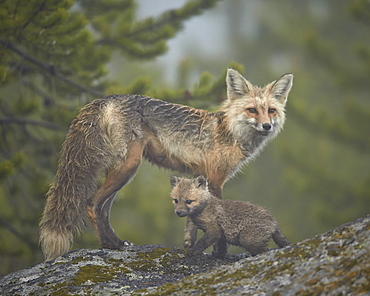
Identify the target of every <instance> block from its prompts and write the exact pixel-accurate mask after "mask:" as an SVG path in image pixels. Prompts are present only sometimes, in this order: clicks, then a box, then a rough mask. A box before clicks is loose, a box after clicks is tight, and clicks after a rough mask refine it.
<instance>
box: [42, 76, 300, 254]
mask: <svg viewBox="0 0 370 296" xmlns="http://www.w3.org/2000/svg"><path fill="white" fill-rule="evenodd" d="M226 83H227V97H228V98H227V100H226V101H225V102H224V103H223V105H222V106H221V108H220V110H219V112H216V113H211V112H208V111H205V110H200V109H195V108H191V107H187V106H182V105H178V104H172V103H168V102H164V101H161V100H156V99H153V98H149V97H145V96H140V95H115V96H108V97H105V98H102V99H97V100H94V101H92V102H91V103H89V104H88V105H86V106H85V107H84V108H83V109H81V111H80V112H79V114H78V115H77V117H76V118H75V119H74V120H73V121H72V123H71V125H70V128H69V131H68V134H67V136H66V139H65V141H64V143H63V146H62V151H61V155H60V159H59V164H58V169H57V173H56V176H55V179H54V181H53V183H52V185H51V187H50V189H49V191H48V193H47V201H46V205H45V209H44V213H43V216H42V219H41V222H40V244H41V247H42V250H43V253H44V255H45V258H46V260H51V259H54V258H56V257H58V256H60V255H62V254H64V253H66V252H67V251H68V250H69V249H70V248H71V246H72V243H73V237H74V236H75V235H76V234H77V233H78V232H79V231H80V230H81V229H82V228H83V226H84V217H85V216H86V213H87V216H88V218H89V219H90V221H91V223H92V225H93V226H94V229H95V232H96V234H97V236H98V237H99V239H100V242H101V245H102V247H103V248H112V249H116V248H118V249H119V248H122V247H124V246H127V245H128V244H129V242H127V241H122V240H120V239H119V238H118V237H117V236H116V234H115V232H114V230H113V229H112V227H111V225H110V222H109V213H110V208H111V205H112V202H113V199H114V197H115V195H116V193H117V191H118V190H120V189H121V188H122V186H124V185H125V184H127V183H128V182H129V181H130V180H131V179H132V178H133V177H134V176H135V174H136V172H137V169H138V167H139V166H140V164H141V162H142V160H143V158H144V159H147V160H148V161H150V162H152V163H154V164H156V165H158V166H161V167H165V168H169V169H171V170H174V171H179V172H182V173H190V174H192V175H194V176H198V175H204V176H205V177H206V178H207V181H208V184H209V185H208V187H209V190H210V191H211V192H212V193H213V194H214V195H215V196H217V197H219V198H221V196H222V187H223V185H224V183H225V182H226V181H227V180H228V179H229V178H230V177H231V176H233V175H234V174H235V173H236V172H237V171H238V170H239V169H240V168H241V166H242V165H243V164H245V163H246V162H247V161H248V160H250V159H251V158H253V157H254V156H256V155H257V154H258V152H259V151H260V150H261V149H262V147H263V146H264V145H265V144H266V143H267V142H268V141H269V140H271V139H273V138H274V137H275V136H276V135H277V134H278V132H279V131H280V130H281V128H282V126H283V124H284V121H285V114H284V106H285V104H286V101H287V97H288V94H289V92H290V90H291V87H292V84H293V75H292V74H285V75H283V76H281V77H280V78H278V79H277V80H275V81H273V82H271V83H270V84H268V85H267V86H265V87H264V88H259V87H256V86H253V85H252V84H251V83H250V82H249V81H247V80H246V79H245V78H244V77H243V76H242V75H241V74H239V72H237V71H236V70H234V69H228V72H227V77H226ZM102 176H103V177H105V181H104V183H103V184H102V186H101V187H100V188H98V187H97V183H98V180H99V179H100V178H101V177H102ZM195 229H196V228H195V227H193V229H192V230H191V227H188V230H189V233H188V234H187V236H186V238H185V246H187V247H190V246H192V244H193V243H194V241H195V237H194V235H195V234H194V233H195V231H194V230H195Z"/></svg>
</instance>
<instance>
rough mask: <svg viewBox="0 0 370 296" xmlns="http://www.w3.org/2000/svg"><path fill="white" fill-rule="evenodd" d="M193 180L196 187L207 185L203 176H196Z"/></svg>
mask: <svg viewBox="0 0 370 296" xmlns="http://www.w3.org/2000/svg"><path fill="white" fill-rule="evenodd" d="M194 181H195V184H196V186H197V187H198V188H200V187H203V188H206V187H207V185H208V182H207V179H206V178H205V177H204V176H199V177H196V178H195V179H194Z"/></svg>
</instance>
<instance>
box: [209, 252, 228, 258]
mask: <svg viewBox="0 0 370 296" xmlns="http://www.w3.org/2000/svg"><path fill="white" fill-rule="evenodd" d="M225 255H226V253H225V252H218V251H213V252H212V256H213V257H215V258H219V259H223V258H225Z"/></svg>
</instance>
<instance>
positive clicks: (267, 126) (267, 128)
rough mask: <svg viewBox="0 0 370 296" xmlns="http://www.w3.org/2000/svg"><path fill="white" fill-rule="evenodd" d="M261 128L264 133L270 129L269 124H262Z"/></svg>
mask: <svg viewBox="0 0 370 296" xmlns="http://www.w3.org/2000/svg"><path fill="white" fill-rule="evenodd" d="M262 127H263V129H264V130H265V131H269V130H270V129H271V124H269V123H264V124H263V125H262Z"/></svg>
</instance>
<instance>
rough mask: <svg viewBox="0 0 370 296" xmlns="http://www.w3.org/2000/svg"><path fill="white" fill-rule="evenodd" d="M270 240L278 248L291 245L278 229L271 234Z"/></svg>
mask: <svg viewBox="0 0 370 296" xmlns="http://www.w3.org/2000/svg"><path fill="white" fill-rule="evenodd" d="M272 239H273V240H274V242H275V243H276V244H277V245H278V246H279V247H280V248H284V247H286V246H290V245H291V243H290V242H289V240H288V239H287V238H286V236H285V235H284V234H283V233H282V232H281V230H280V229H277V230H276V231H275V232H274V233H273V234H272Z"/></svg>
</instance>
